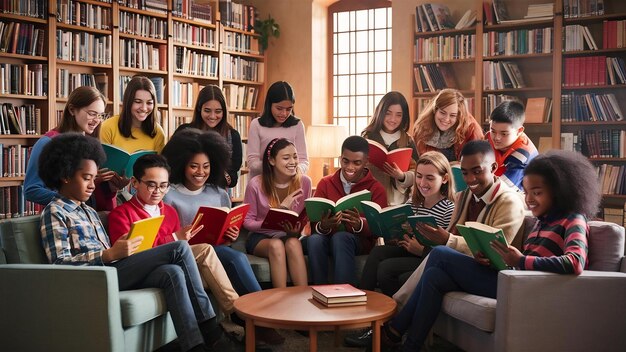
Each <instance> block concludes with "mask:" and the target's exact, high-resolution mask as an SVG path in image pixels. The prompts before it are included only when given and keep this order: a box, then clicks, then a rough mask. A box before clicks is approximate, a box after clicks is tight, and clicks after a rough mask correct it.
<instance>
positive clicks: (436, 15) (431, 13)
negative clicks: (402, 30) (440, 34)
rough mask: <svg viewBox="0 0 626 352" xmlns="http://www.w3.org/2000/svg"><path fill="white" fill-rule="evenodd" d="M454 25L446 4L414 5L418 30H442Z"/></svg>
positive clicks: (451, 27)
mask: <svg viewBox="0 0 626 352" xmlns="http://www.w3.org/2000/svg"><path fill="white" fill-rule="evenodd" d="M472 24H473V23H472ZM470 25H471V24H470ZM468 26H469V25H468ZM454 27H455V24H454V22H452V16H451V15H450V9H449V8H448V7H447V6H446V5H442V4H422V5H418V6H416V7H415V28H417V31H418V32H433V31H442V30H445V29H453V28H454Z"/></svg>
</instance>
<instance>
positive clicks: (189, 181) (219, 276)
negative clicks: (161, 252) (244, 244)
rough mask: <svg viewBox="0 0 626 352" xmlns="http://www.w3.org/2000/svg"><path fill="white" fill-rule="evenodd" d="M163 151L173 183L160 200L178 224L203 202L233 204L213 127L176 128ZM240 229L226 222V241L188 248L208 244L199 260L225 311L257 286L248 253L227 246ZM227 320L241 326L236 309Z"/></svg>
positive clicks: (271, 338)
mask: <svg viewBox="0 0 626 352" xmlns="http://www.w3.org/2000/svg"><path fill="white" fill-rule="evenodd" d="M162 155H163V157H165V159H167V161H168V164H169V165H170V167H171V172H170V174H169V181H170V182H171V187H170V189H169V191H168V192H167V193H166V194H165V196H164V197H163V202H164V205H165V206H167V207H172V208H173V209H174V210H175V211H176V213H177V214H178V215H177V216H178V217H177V219H179V220H180V223H181V224H192V223H193V221H194V218H195V215H196V213H197V211H198V208H200V207H201V206H212V207H227V208H230V207H231V201H230V197H229V196H228V193H226V190H225V189H224V186H225V184H226V179H225V178H224V177H223V175H224V172H225V170H227V165H228V163H229V161H230V159H231V158H230V148H229V146H228V144H227V142H226V140H225V139H224V138H220V135H219V134H218V133H217V132H216V131H204V132H203V131H200V130H198V129H196V128H186V129H184V130H182V131H179V132H177V133H175V134H174V136H172V138H171V139H170V141H169V142H168V143H167V144H166V145H165V147H164V148H163V151H162ZM239 230H240V229H239V228H237V227H236V226H233V227H230V228H229V229H228V230H227V231H226V233H225V235H224V236H225V237H226V239H227V240H226V243H225V244H221V245H213V246H211V245H209V244H196V245H192V246H191V248H192V250H195V249H194V248H195V247H199V248H202V249H203V251H207V249H204V248H206V247H209V248H211V249H210V252H212V253H215V254H212V256H211V258H210V261H209V262H207V260H206V259H205V261H204V262H203V263H200V262H198V265H199V266H201V270H200V273H201V274H203V277H204V276H205V274H204V273H205V271H207V270H208V272H207V273H206V275H207V276H208V277H209V279H210V278H211V276H212V277H213V278H214V280H213V281H212V282H210V281H209V280H208V279H205V281H206V283H207V284H208V287H209V288H210V289H211V291H212V292H214V293H215V297H216V299H217V301H218V304H219V305H220V307H222V308H223V310H224V312H225V313H226V314H230V313H232V312H233V306H234V303H235V300H236V299H237V298H239V295H245V294H247V293H250V292H256V291H260V290H261V286H260V285H259V283H258V281H257V280H256V277H255V276H254V272H253V271H252V267H251V266H250V262H249V261H248V258H247V257H246V255H245V254H244V253H242V252H240V251H237V250H235V249H232V248H231V247H230V243H232V242H234V241H236V240H237V238H238V237H239ZM164 235H165V238H166V239H167V240H168V242H169V241H172V240H174V238H173V236H168V234H164ZM216 256H217V257H216ZM202 267H203V268H202ZM224 269H225V272H224ZM233 287H234V289H233ZM231 319H232V320H233V321H234V322H236V323H237V324H239V325H242V326H243V325H244V323H243V321H242V320H241V319H239V318H238V317H237V316H236V315H234V314H233V315H231ZM256 333H257V335H256V336H257V338H258V339H259V340H261V341H264V342H266V343H268V344H279V343H282V342H284V338H283V337H282V336H280V335H279V334H278V333H277V332H276V331H275V330H274V329H270V328H264V327H257V328H256Z"/></svg>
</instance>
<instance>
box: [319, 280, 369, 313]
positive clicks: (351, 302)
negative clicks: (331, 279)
mask: <svg viewBox="0 0 626 352" xmlns="http://www.w3.org/2000/svg"><path fill="white" fill-rule="evenodd" d="M311 288H312V289H313V298H314V299H315V300H316V301H318V302H319V303H321V304H323V305H324V306H326V307H346V306H360V305H365V303H367V296H366V295H365V292H364V291H361V290H359V289H358V288H355V287H354V286H352V285H350V284H335V285H316V286H311Z"/></svg>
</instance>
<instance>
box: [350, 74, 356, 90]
mask: <svg viewBox="0 0 626 352" xmlns="http://www.w3.org/2000/svg"><path fill="white" fill-rule="evenodd" d="M356 89H357V86H356V80H355V79H354V75H350V95H355V94H357V93H356Z"/></svg>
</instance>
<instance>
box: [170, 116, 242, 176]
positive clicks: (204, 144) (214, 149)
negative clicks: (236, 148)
mask: <svg viewBox="0 0 626 352" xmlns="http://www.w3.org/2000/svg"><path fill="white" fill-rule="evenodd" d="M231 153H232V151H231V149H230V145H228V143H227V142H226V140H225V139H224V138H223V137H222V136H220V134H219V133H217V132H215V131H201V130H199V129H197V128H187V129H184V130H182V131H180V132H177V133H176V134H174V135H173V136H172V138H170V141H169V142H167V144H166V145H165V147H163V150H162V151H161V154H162V155H163V156H164V157H165V158H166V159H167V162H168V163H169V164H170V166H171V168H172V172H171V173H170V182H171V183H173V184H182V183H184V181H185V168H186V167H187V164H188V163H189V161H190V160H191V159H192V158H193V157H194V156H195V155H196V154H205V155H206V156H207V157H208V158H209V162H210V164H211V171H210V172H209V178H208V179H207V181H206V183H207V184H213V185H216V186H219V187H226V178H225V177H224V172H225V171H226V170H227V168H228V166H229V165H230V155H231Z"/></svg>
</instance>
